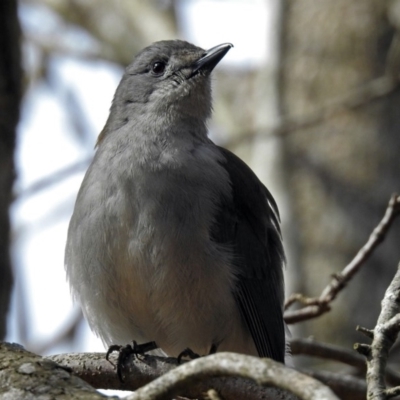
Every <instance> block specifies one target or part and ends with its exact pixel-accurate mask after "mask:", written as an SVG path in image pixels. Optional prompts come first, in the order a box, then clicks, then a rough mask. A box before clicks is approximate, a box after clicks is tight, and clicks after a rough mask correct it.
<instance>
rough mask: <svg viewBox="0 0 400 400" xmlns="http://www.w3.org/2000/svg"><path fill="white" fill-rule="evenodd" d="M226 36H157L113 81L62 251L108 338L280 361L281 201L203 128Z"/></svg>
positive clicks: (86, 308) (83, 300) (170, 350)
mask: <svg viewBox="0 0 400 400" xmlns="http://www.w3.org/2000/svg"><path fill="white" fill-rule="evenodd" d="M231 47H232V45H231V44H221V45H219V46H216V47H213V48H212V49H210V50H208V51H205V50H203V49H201V48H199V47H196V46H194V45H192V44H190V43H187V42H185V41H180V40H173V41H160V42H156V43H154V44H152V45H150V46H149V47H146V48H145V49H144V50H142V51H141V52H140V53H139V54H137V56H136V57H135V58H134V60H133V62H132V64H130V65H129V66H128V67H127V68H126V71H125V74H124V76H123V78H122V80H121V83H120V84H119V86H118V88H117V90H116V93H115V97H114V100H113V103H112V106H111V110H110V115H109V118H108V120H107V123H106V125H105V127H104V129H103V131H102V132H101V134H100V136H99V138H98V142H97V151H96V154H95V157H94V159H93V162H92V163H91V165H90V167H89V169H88V171H87V173H86V175H85V178H84V180H83V183H82V186H81V188H80V191H79V194H78V197H77V200H76V204H75V209H74V212H73V216H72V219H71V222H70V225H69V230H68V240H67V245H66V255H65V265H66V271H67V277H68V280H69V283H70V285H71V287H72V292H73V294H74V296H75V298H76V299H77V300H78V301H79V302H80V304H81V306H82V309H83V313H84V315H85V317H86V319H87V320H88V322H89V324H90V327H91V329H92V330H93V331H94V332H95V333H96V334H97V335H99V336H100V337H101V338H102V340H103V342H104V343H105V344H107V345H112V344H116V343H117V344H126V343H129V342H131V341H132V340H135V341H136V342H138V343H147V342H155V343H154V347H157V348H159V349H160V350H161V351H162V352H163V353H164V354H167V355H169V356H178V355H179V354H181V352H182V351H183V350H184V349H186V348H189V349H191V350H192V351H193V352H195V353H197V354H201V355H205V354H208V353H209V352H210V349H212V348H213V349H216V350H217V351H233V352H238V353H243V354H250V355H258V356H260V357H270V358H272V359H274V360H277V361H280V362H284V355H285V327H284V321H283V299H284V289H283V271H282V267H283V264H284V258H285V257H284V251H283V247H282V238H281V233H280V226H279V224H280V223H279V213H278V208H277V205H276V203H275V201H274V199H273V197H272V195H271V194H270V192H269V191H268V190H267V189H266V188H265V186H264V185H263V184H262V183H261V182H260V180H259V179H258V178H257V177H256V175H255V174H254V173H253V172H252V170H251V169H250V168H249V167H248V166H247V165H246V164H245V163H244V162H243V161H242V160H240V159H239V158H238V157H237V156H235V155H234V154H232V153H231V152H230V151H228V150H226V149H224V148H221V147H219V146H217V145H215V144H214V143H213V142H212V141H211V140H210V139H209V138H208V129H207V120H208V119H209V117H210V116H211V108H212V99H211V79H210V73H211V71H212V70H213V68H214V67H215V66H216V65H217V64H218V62H219V61H220V60H221V59H222V58H223V57H224V56H225V54H226V53H227V52H228V50H229V49H230V48H231Z"/></svg>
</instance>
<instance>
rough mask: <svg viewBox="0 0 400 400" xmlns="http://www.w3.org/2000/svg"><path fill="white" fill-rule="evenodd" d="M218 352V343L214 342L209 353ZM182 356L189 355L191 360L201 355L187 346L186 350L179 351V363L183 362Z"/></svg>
mask: <svg viewBox="0 0 400 400" xmlns="http://www.w3.org/2000/svg"><path fill="white" fill-rule="evenodd" d="M216 352H217V345H216V344H212V345H211V348H210V351H209V353H208V355H210V354H214V353H216ZM182 357H189V358H190V359H191V360H195V359H196V358H199V357H201V356H200V355H199V354H197V353H195V352H194V351H193V350H192V349H189V347H187V348H186V349H185V350H183V351H181V352H180V353H179V355H178V357H177V360H178V364H180V363H181V361H182Z"/></svg>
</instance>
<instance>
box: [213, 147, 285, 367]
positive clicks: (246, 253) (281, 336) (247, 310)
mask: <svg viewBox="0 0 400 400" xmlns="http://www.w3.org/2000/svg"><path fill="white" fill-rule="evenodd" d="M219 150H220V151H221V152H222V154H223V155H224V158H225V161H224V162H222V165H223V167H224V168H225V169H226V171H227V172H228V174H229V177H230V181H231V186H232V198H231V199H224V200H222V203H221V204H220V207H219V210H218V212H217V215H216V218H215V221H214V225H213V227H212V230H211V237H212V239H213V240H214V241H216V242H217V243H220V244H223V245H228V246H230V247H231V248H232V249H233V253H234V254H233V259H234V261H233V262H234V265H235V268H236V269H237V275H238V280H237V284H236V288H235V293H234V295H235V298H236V300H237V302H238V305H239V308H240V311H241V315H242V318H243V320H244V321H245V323H246V324H247V326H248V329H249V331H250V334H251V336H252V338H253V340H254V343H255V346H256V348H257V351H258V354H259V356H260V357H270V358H272V359H274V360H277V361H281V362H283V361H284V354H285V328H284V322H283V299H284V287H283V270H282V266H283V263H284V261H285V256H284V251H283V247H282V238H281V232H280V226H279V224H280V221H279V212H278V208H277V205H276V203H275V200H274V198H273V197H272V195H271V193H270V192H269V191H268V189H267V188H266V187H265V186H264V185H263V184H262V183H261V182H260V180H259V179H258V178H257V177H256V175H255V174H254V173H253V171H252V170H251V169H250V168H249V167H248V166H247V165H246V164H245V163H244V162H243V161H242V160H241V159H240V158H238V157H237V156H235V155H234V154H233V153H231V152H230V151H228V150H226V149H224V148H221V147H220V148H219Z"/></svg>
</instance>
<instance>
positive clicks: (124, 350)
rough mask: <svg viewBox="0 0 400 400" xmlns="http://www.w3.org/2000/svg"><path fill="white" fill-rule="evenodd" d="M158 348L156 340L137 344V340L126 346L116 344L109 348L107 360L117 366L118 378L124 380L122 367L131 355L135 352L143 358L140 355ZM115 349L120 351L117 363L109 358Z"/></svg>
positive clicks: (137, 356)
mask: <svg viewBox="0 0 400 400" xmlns="http://www.w3.org/2000/svg"><path fill="white" fill-rule="evenodd" d="M157 348H158V346H157V345H156V342H148V343H143V344H137V343H136V342H135V341H133V342H132V345H130V344H127V345H126V346H120V345H117V344H114V345H111V346H110V347H109V348H108V350H107V353H106V360H107V361H109V362H110V363H111V364H112V365H113V366H114V367H115V366H116V368H117V375H118V378H119V380H120V381H121V382H123V381H124V380H123V377H122V367H123V365H124V363H125V362H126V360H127V359H128V358H129V356H131V355H132V354H133V355H134V356H135V357H136V358H137V359H138V360H141V358H140V357H139V356H140V355H141V356H143V355H144V354H145V353H147V352H148V351H151V350H155V349H157ZM114 351H118V352H119V354H118V359H117V364H116V365H115V364H114V363H113V362H112V361H111V360H109V356H110V354H111V353H113V352H114Z"/></svg>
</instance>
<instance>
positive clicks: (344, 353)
mask: <svg viewBox="0 0 400 400" xmlns="http://www.w3.org/2000/svg"><path fill="white" fill-rule="evenodd" d="M290 349H291V351H292V354H293V355H306V356H311V357H318V358H322V359H324V360H333V361H338V362H341V363H343V364H346V365H349V366H351V367H354V368H356V369H357V370H358V371H359V372H360V373H362V374H364V373H365V372H366V371H367V366H366V364H365V358H364V357H363V356H361V355H360V354H357V353H356V352H355V351H352V350H349V349H345V348H343V347H340V346H335V345H332V344H328V343H321V342H318V341H316V340H313V339H292V340H291V341H290ZM312 376H314V375H312ZM317 379H318V378H317ZM386 380H387V382H388V383H390V384H392V385H400V373H399V372H398V371H397V370H396V369H394V368H391V367H388V368H387V370H386ZM322 382H324V383H326V382H325V381H322ZM329 387H331V388H332V386H331V385H329Z"/></svg>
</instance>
